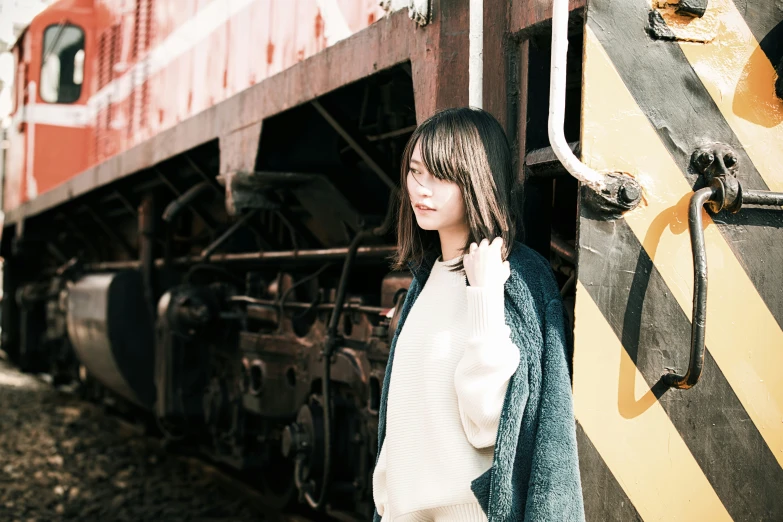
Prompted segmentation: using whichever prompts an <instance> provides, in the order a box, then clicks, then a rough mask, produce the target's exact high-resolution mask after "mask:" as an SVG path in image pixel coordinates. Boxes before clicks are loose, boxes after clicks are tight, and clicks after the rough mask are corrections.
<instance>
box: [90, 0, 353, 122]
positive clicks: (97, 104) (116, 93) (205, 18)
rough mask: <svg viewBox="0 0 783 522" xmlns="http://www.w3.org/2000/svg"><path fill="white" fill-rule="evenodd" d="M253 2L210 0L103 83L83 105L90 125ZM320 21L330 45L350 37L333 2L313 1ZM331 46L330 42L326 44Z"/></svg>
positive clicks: (340, 12)
mask: <svg viewBox="0 0 783 522" xmlns="http://www.w3.org/2000/svg"><path fill="white" fill-rule="evenodd" d="M254 1H256V0H231V1H230V2H226V1H225V0H213V1H212V2H211V3H209V4H207V5H206V6H205V7H204V8H203V9H201V10H199V11H198V12H197V13H196V14H195V16H193V18H191V19H189V20H188V21H186V22H185V23H183V24H182V25H181V26H179V27H178V28H177V29H175V30H174V31H173V32H172V33H171V34H170V35H169V36H168V37H166V39H165V40H163V42H161V43H160V44H159V45H158V46H156V47H155V48H154V49H152V51H150V53H149V54H148V55H147V56H146V57H144V58H143V59H142V60H141V61H139V62H138V63H136V64H135V65H134V66H133V67H131V68H130V69H129V70H128V71H127V72H126V73H125V74H123V75H122V76H120V77H119V78H117V79H115V80H112V81H110V82H109V83H107V84H106V85H105V86H104V87H103V88H102V89H101V90H99V91H98V92H97V93H95V94H94V95H93V96H92V97H90V100H89V101H88V102H87V105H88V107H89V108H90V113H89V115H90V119H91V121H94V119H95V118H96V116H97V114H98V111H100V110H101V109H103V108H105V107H107V106H108V105H109V103H111V102H117V101H120V100H123V99H125V98H127V97H128V96H130V94H131V92H133V89H134V88H135V87H139V86H141V85H143V84H144V82H145V81H146V80H147V79H148V78H149V77H150V76H152V75H153V74H155V73H157V72H159V71H161V70H162V69H164V68H165V67H166V66H168V65H169V64H170V63H171V62H173V61H174V60H176V59H177V58H179V57H180V56H182V55H183V54H185V53H187V52H188V51H190V50H191V49H193V48H194V47H195V46H196V45H198V44H199V43H201V42H202V41H203V40H205V39H206V38H208V37H209V36H210V35H211V34H212V33H213V32H214V31H215V30H217V29H218V28H219V27H220V26H221V25H223V24H224V23H226V21H227V20H228V19H229V18H231V17H233V16H235V15H237V14H239V13H240V12H241V11H242V10H243V9H246V8H247V7H249V6H250V4H252V3H253V2H254ZM316 1H317V3H318V6H319V9H321V15H322V16H323V17H324V30H325V31H326V34H327V35H332V37H333V38H335V40H334V41H337V40H339V39H342V38H345V37H347V36H350V28H349V27H348V23H347V22H346V20H345V16H344V15H343V13H342V11H341V9H340V6H339V5H338V3H337V1H336V0H316ZM327 41H328V43H329V44H330V45H331V44H332V43H334V41H329V40H327Z"/></svg>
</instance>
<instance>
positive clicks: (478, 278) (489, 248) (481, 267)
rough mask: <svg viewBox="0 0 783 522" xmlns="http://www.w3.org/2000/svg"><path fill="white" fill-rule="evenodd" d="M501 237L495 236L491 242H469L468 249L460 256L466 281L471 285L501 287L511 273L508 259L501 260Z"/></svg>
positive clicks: (485, 240)
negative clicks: (477, 243) (466, 277)
mask: <svg viewBox="0 0 783 522" xmlns="http://www.w3.org/2000/svg"><path fill="white" fill-rule="evenodd" d="M502 253H503V238H501V237H496V238H495V239H494V240H493V241H492V244H490V243H489V240H487V239H483V240H481V244H479V245H476V243H471V245H470V251H469V252H468V253H467V254H465V255H464V256H463V258H462V264H463V265H464V267H465V275H467V276H468V283H470V286H473V287H484V288H492V287H498V286H500V287H502V286H503V284H504V283H505V282H506V279H508V276H509V275H511V269H510V267H509V265H508V261H503V257H502Z"/></svg>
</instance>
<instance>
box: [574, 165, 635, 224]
mask: <svg viewBox="0 0 783 522" xmlns="http://www.w3.org/2000/svg"><path fill="white" fill-rule="evenodd" d="M604 181H605V185H604V187H603V188H602V189H598V188H595V187H586V190H585V191H584V193H583V194H584V197H585V201H586V202H587V203H588V204H589V205H590V206H591V207H592V208H593V209H595V210H597V211H598V212H599V213H600V214H601V215H602V217H606V218H608V219H616V218H619V217H620V216H622V214H623V212H627V211H629V210H631V209H633V208H635V207H636V205H638V204H639V202H640V201H641V199H642V187H641V185H639V182H638V181H636V180H635V179H634V178H632V177H631V176H629V175H628V174H625V173H614V172H610V173H607V174H604Z"/></svg>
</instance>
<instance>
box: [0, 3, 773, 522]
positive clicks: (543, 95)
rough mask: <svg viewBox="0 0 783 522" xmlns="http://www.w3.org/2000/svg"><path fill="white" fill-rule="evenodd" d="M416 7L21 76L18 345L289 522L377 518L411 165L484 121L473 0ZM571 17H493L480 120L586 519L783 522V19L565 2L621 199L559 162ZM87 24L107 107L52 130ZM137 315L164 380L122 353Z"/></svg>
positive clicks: (190, 33) (569, 139)
mask: <svg viewBox="0 0 783 522" xmlns="http://www.w3.org/2000/svg"><path fill="white" fill-rule="evenodd" d="M384 3H385V4H387V5H392V6H399V4H406V5H407V3H406V2H384ZM558 3H559V1H558ZM416 4H417V5H421V6H424V5H425V4H428V5H427V10H426V12H416V11H413V12H412V13H411V14H412V15H413V18H415V19H416V20H417V21H418V23H415V22H414V21H412V20H410V19H409V13H408V12H407V10H404V11H394V10H393V9H392V11H393V12H390V13H388V14H387V12H386V11H384V10H382V9H380V8H379V7H378V4H377V3H376V2H375V1H374V0H373V1H370V0H351V1H349V0H331V1H330V0H318V1H316V0H299V1H296V2H291V3H286V4H285V8H283V7H282V3H281V2H274V1H262V0H230V1H225V2H223V1H212V2H186V1H184V0H182V1H179V0H178V1H176V2H155V1H152V0H147V1H143V0H139V1H137V2H130V3H128V2H124V1H119V0H117V1H115V0H96V1H95V2H86V1H83V2H71V3H70V4H68V3H63V2H61V3H57V4H55V5H54V6H52V8H51V9H50V10H47V11H46V12H45V13H44V14H42V15H41V17H40V18H37V19H36V21H35V22H34V23H33V24H32V25H31V27H30V28H29V29H28V31H27V33H26V34H25V35H24V36H22V37H21V38H20V41H19V45H18V46H17V47H16V48H15V51H14V52H16V53H17V54H19V55H20V56H22V57H23V59H22V61H21V63H25V64H27V65H26V69H25V67H22V68H21V69H20V71H19V74H20V75H21V76H19V77H20V78H22V80H20V82H19V85H25V86H26V87H25V89H21V90H17V93H16V95H17V99H18V100H19V102H18V105H17V108H16V113H15V114H14V127H13V128H12V129H10V131H9V141H10V142H11V151H10V153H9V155H8V163H7V166H6V169H7V175H6V179H5V180H4V187H5V208H4V210H5V213H6V223H5V225H4V230H3V236H2V244H1V245H0V253H1V254H2V255H3V256H4V259H5V263H4V270H3V285H4V293H5V296H6V297H5V298H4V299H3V313H2V322H3V329H2V334H3V349H4V350H6V351H7V352H8V353H9V355H10V356H11V357H12V359H14V360H15V361H16V362H17V363H19V364H20V365H22V366H23V367H26V368H27V369H29V370H33V371H41V370H44V371H49V372H51V373H53V374H54V375H55V378H56V379H64V380H67V379H69V378H76V379H79V380H81V381H82V384H83V385H84V387H85V388H87V389H90V390H93V391H94V395H97V396H99V397H101V398H103V399H105V400H111V401H114V402H115V403H116V402H120V403H122V402H123V401H125V402H128V403H129V404H130V405H131V406H129V407H138V406H142V408H143V409H144V410H145V411H146V412H147V414H150V415H153V416H154V417H155V420H156V421H157V425H158V427H159V428H160V430H161V431H162V432H163V433H164V434H165V435H166V436H167V437H169V438H170V439H171V440H172V441H174V440H176V441H180V442H181V441H185V442H186V443H193V444H196V445H198V446H199V447H200V448H201V449H202V450H203V451H205V452H206V453H208V454H209V455H210V456H211V458H213V459H215V460H219V461H222V462H224V463H227V464H229V465H231V466H234V467H236V468H237V469H241V470H245V471H247V472H249V473H250V474H251V475H253V476H254V477H256V478H257V479H258V482H259V485H260V486H261V488H262V490H263V491H264V492H265V494H266V495H267V500H268V501H269V503H270V505H274V506H278V507H282V506H285V505H289V504H291V503H293V502H296V501H297V498H298V499H300V500H304V501H306V502H308V503H310V504H311V505H313V506H316V507H317V508H319V509H320V508H326V511H327V512H329V513H331V514H334V515H336V516H340V517H342V518H344V519H345V518H354V519H366V517H368V516H369V515H370V514H371V513H372V510H373V503H372V495H371V473H372V467H373V463H374V458H375V455H376V452H377V450H378V448H377V436H376V432H377V419H378V418H377V415H378V409H379V402H380V390H381V388H382V383H383V378H384V373H385V367H386V360H387V357H388V347H389V343H390V340H391V337H392V335H393V334H394V331H395V328H396V319H397V317H398V316H397V314H396V312H397V311H399V308H400V306H401V303H402V301H403V299H404V296H405V289H406V288H407V286H408V284H409V282H410V274H407V273H394V272H389V263H388V260H389V256H390V255H391V254H392V253H393V252H394V249H395V247H394V234H393V230H392V229H391V228H390V223H391V222H390V219H391V217H392V216H393V213H392V212H391V211H393V210H394V204H395V199H394V194H395V191H396V190H397V189H398V188H399V181H398V176H399V173H398V170H399V166H400V163H399V162H400V155H401V153H402V150H403V148H404V145H405V143H406V141H407V139H408V137H409V136H410V134H411V132H412V131H413V129H414V128H415V125H416V124H417V123H418V122H421V121H422V120H423V119H425V118H426V117H428V116H429V115H430V114H432V113H433V112H434V111H435V110H437V109H440V108H445V107H451V106H463V105H466V104H467V102H468V85H469V81H468V80H469V67H468V62H469V32H470V24H469V19H470V13H469V4H468V2H451V1H447V0H433V1H432V2H429V3H427V2H416ZM551 4H552V2H551V1H549V0H527V1H522V0H520V1H516V0H514V1H511V2H507V1H505V0H503V1H501V0H485V1H484V12H483V17H484V35H483V38H484V48H483V60H484V62H483V73H484V75H483V90H484V92H483V100H484V108H485V109H487V110H488V111H490V112H491V113H492V114H493V115H495V116H496V117H497V119H498V120H499V121H500V122H501V124H502V125H503V127H504V128H505V130H506V132H507V135H508V137H509V141H510V143H511V145H512V149H513V153H514V155H515V165H514V168H515V169H516V172H517V175H518V177H519V179H520V181H521V182H522V186H523V190H522V191H520V199H519V210H520V213H519V217H520V225H521V226H520V227H519V228H520V230H521V231H522V232H521V233H520V236H519V239H520V240H521V241H524V242H525V243H526V244H527V245H529V246H530V247H532V248H533V249H535V250H537V251H538V252H540V253H541V254H543V255H545V256H547V257H548V259H549V260H550V262H551V265H552V268H553V271H554V273H555V275H556V278H557V281H558V283H559V285H560V287H561V293H562V295H563V297H564V303H565V309H566V312H567V315H568V318H569V319H570V323H571V325H572V326H573V334H574V339H573V340H574V342H573V347H572V348H573V352H572V354H570V355H572V362H573V374H572V378H573V391H574V405H575V413H576V421H577V434H578V445H579V458H580V467H581V472H582V483H583V490H584V496H585V506H586V511H587V513H586V514H587V519H588V520H596V521H598V520H602V521H603V520H666V519H669V518H671V517H672V516H673V515H672V514H673V513H676V514H677V516H682V517H689V518H694V519H699V520H701V519H710V520H712V519H715V520H729V519H734V520H778V519H780V518H781V517H783V502H781V501H780V499H779V498H778V495H777V492H779V491H780V489H781V487H783V468H782V467H781V463H783V431H781V430H783V424H781V423H780V419H781V418H783V416H782V415H781V410H783V395H782V394H781V391H782V390H783V388H781V385H780V382H779V381H780V379H779V378H777V374H776V371H777V370H778V369H779V368H780V367H781V362H783V361H781V360H780V358H781V353H780V347H781V346H783V329H781V324H783V320H782V319H781V318H783V297H781V294H780V292H778V291H777V290H778V289H779V288H780V286H781V283H782V281H780V279H781V277H783V275H781V274H783V272H781V271H780V270H779V266H780V265H781V262H783V250H781V249H783V241H781V240H782V239H783V237H781V234H783V227H782V226H781V225H783V213H779V212H777V209H778V208H777V207H776V206H774V204H775V203H776V202H778V204H779V202H783V196H780V195H779V194H778V195H776V194H775V193H770V191H776V190H780V187H781V186H783V178H781V173H780V172H779V169H777V168H776V165H777V164H778V163H779V162H778V161H777V160H778V159H779V158H778V156H779V155H780V154H781V149H780V146H779V143H780V140H779V139H778V137H779V133H780V132H781V130H780V129H781V128H783V127H781V122H783V118H780V116H781V114H783V103H782V102H781V99H780V98H779V96H780V95H782V94H783V87H780V85H779V84H780V81H779V78H778V77H777V72H776V68H777V69H779V67H780V65H779V64H780V61H781V53H782V51H781V49H783V46H781V45H780V42H781V38H782V37H783V35H781V34H780V29H779V28H780V27H783V24H780V22H781V20H782V19H783V13H781V11H780V10H779V9H778V8H777V7H775V6H774V5H767V4H773V3H770V2H762V1H760V0H758V1H755V0H754V1H748V2H737V3H735V2H732V1H731V0H716V1H713V2H708V3H707V2H680V3H679V4H677V5H675V4H674V3H672V4H669V3H664V2H655V4H654V5H653V3H650V2H648V1H647V0H628V1H626V2H622V3H621V4H618V2H610V1H608V0H591V2H590V3H589V5H585V2H583V1H579V0H571V1H569V2H567V4H568V9H569V11H570V12H571V14H570V22H569V24H568V26H567V34H568V40H569V46H568V49H567V54H566V58H567V63H566V65H565V67H564V70H565V71H566V81H565V82H564V93H563V95H564V106H565V115H564V131H563V133H564V138H565V140H564V141H565V143H566V144H568V145H570V146H571V148H572V149H573V150H575V151H577V154H578V155H580V156H581V159H582V160H583V161H584V163H585V164H586V165H587V166H588V167H589V168H592V169H595V170H596V171H598V173H599V177H601V179H603V180H604V181H606V180H608V181H607V185H606V187H605V190H603V191H596V190H593V189H592V188H590V186H589V185H588V184H582V185H580V184H579V183H577V181H576V180H575V179H574V178H573V177H571V176H570V175H569V174H568V173H567V172H566V170H565V169H564V168H563V166H562V165H561V163H560V162H559V161H558V160H557V155H556V154H555V152H554V151H553V150H552V148H551V146H550V142H549V135H548V132H547V120H548V110H549V102H550V100H549V96H550V85H549V81H550V73H551V69H550V56H551V50H552V43H551V35H552V27H551V26H552V23H551V20H550V19H551V17H552V10H551ZM703 4H706V8H705V9H704V11H703V12H702V11H701V7H700V6H702V7H703ZM740 4H741V5H740ZM678 6H679V7H678ZM63 13H73V14H72V15H71V14H68V15H67V16H66V15H64V14H63ZM47 17H49V18H47ZM80 17H81V18H80ZM66 19H67V20H68V23H69V24H71V25H73V26H79V27H82V28H84V34H85V39H84V52H83V55H84V69H83V78H82V81H81V85H82V87H81V90H80V92H79V96H78V97H77V98H76V99H75V100H74V101H73V102H72V103H68V104H64V103H60V104H47V103H45V101H44V98H41V92H42V91H41V89H40V87H38V86H39V85H40V77H41V74H42V73H41V71H40V70H39V71H36V68H38V69H41V66H40V60H39V61H38V63H37V65H36V64H35V63H33V62H34V61H35V57H36V56H40V55H41V52H42V51H41V46H42V45H43V42H44V40H45V38H44V32H45V30H47V29H46V28H47V27H48V26H50V25H51V24H55V28H58V27H60V25H58V24H61V23H62V22H63V20H66ZM62 27H68V25H63V26H62ZM76 40H78V38H77V39H76ZM69 41H70V40H69ZM58 45H59V44H58ZM36 46H37V47H36ZM63 47H67V46H63ZM55 48H57V49H59V47H57V46H56V45H55ZM66 54H67V53H66ZM58 56H59V55H58ZM25 57H32V58H31V61H29V62H27V61H25V59H24V58H25ZM561 65H562V64H561ZM50 67H51V68H52V70H54V66H51V65H50ZM61 69H62V68H61ZM50 73H51V71H50ZM43 74H47V73H43ZM71 83H72V84H74V85H75V84H76V82H71ZM48 85H49V87H48V89H49V90H48V91H47V89H44V90H43V96H44V97H49V99H51V97H52V96H54V94H53V93H54V92H55V90H56V89H55V90H52V85H51V84H48ZM74 85H68V86H66V87H67V88H66V89H65V90H64V91H63V94H62V95H63V96H66V97H68V96H70V98H73V97H74V96H75V94H74V93H75V92H76V90H75V87H74ZM776 87H777V90H776ZM57 96H60V94H59V93H57ZM25 97H27V98H25ZM31 99H35V102H34V103H30V101H29V100H31ZM39 109H40V111H39ZM31 123H33V125H31ZM30 143H32V144H33V145H32V146H30ZM560 153H562V151H560ZM30 166H32V167H30ZM607 172H610V173H612V175H611V176H609V175H605V173H607ZM705 190H706V192H705ZM759 191H761V192H759ZM694 194H696V195H698V197H699V198H706V199H703V200H702V199H698V200H697V199H694V198H695V197H696V196H694ZM743 198H744V199H743ZM776 198H779V199H776ZM694 201H695V202H698V201H703V202H704V204H705V205H708V206H709V207H710V208H711V212H710V213H702V212H695V211H694V210H691V205H692V202H694ZM754 202H755V203H754ZM758 202H761V203H762V205H761V206H759V205H758V204H757V203H758ZM765 203H766V204H765ZM731 211H737V212H736V213H732V212H731ZM699 232H701V234H699ZM699 238H701V240H702V241H703V245H704V246H703V248H702V247H700V245H701V244H702V243H700V242H699V241H700V239H699ZM704 263H706V265H707V266H708V267H709V271H707V270H706V269H705V270H701V268H700V267H702V266H703V265H704ZM694 266H695V267H696V270H694ZM707 282H709V292H707V290H706V288H707V285H706V283H707ZM93 283H94V284H93ZM98 283H100V284H98ZM123 285H130V287H133V288H132V289H131V288H130V287H128V289H127V291H128V292H129V293H130V294H131V295H132V296H133V299H131V300H129V302H128V303H126V305H127V308H128V311H127V312H122V313H119V315H117V314H118V312H117V310H122V308H117V307H112V306H110V305H111V303H112V302H116V299H117V295H116V293H117V292H119V291H120V290H121V289H122V287H123ZM705 292H706V294H705ZM704 295H706V298H704V299H702V297H703V296H704ZM700 296H702V297H700ZM80 299H81V300H82V301H83V302H84V303H85V306H84V309H83V310H81V309H79V310H77V309H76V308H73V307H75V306H79V305H78V303H79V302H82V301H80ZM88 305H89V306H88ZM131 305H132V306H131ZM69 306H71V308H69ZM134 314H135V316H136V317H137V319H136V320H132V321H130V323H132V326H136V327H138V328H139V329H143V330H144V332H133V333H134V334H137V337H138V339H137V344H138V343H142V344H143V343H144V342H145V341H143V339H148V338H149V339H152V340H151V341H149V342H148V343H147V347H148V348H150V347H151V349H150V350H146V351H144V350H142V351H143V352H144V354H145V356H144V358H143V361H142V360H135V361H130V360H129V358H128V353H129V352H131V351H133V350H132V349H130V348H129V345H123V344H122V343H119V342H117V341H116V339H117V334H116V332H125V331H126V330H125V329H127V328H128V324H127V323H128V321H125V319H124V318H123V316H125V315H129V316H130V315H134ZM143 317H144V318H153V319H154V326H153V324H152V323H149V324H146V326H145V325H144V319H143ZM693 317H696V320H693V319H692V318H693ZM85 335H87V336H88V337H89V336H93V337H89V338H88V337H85ZM106 337H108V338H109V339H108V340H103V341H101V339H104V338H106ZM125 337H128V338H130V337H132V336H131V335H130V334H128V335H126V336H125ZM85 339H86V340H85ZM139 339H142V340H141V341H139ZM700 339H702V340H704V342H703V343H701V341H700ZM704 345H706V347H707V349H706V351H705V350H700V346H702V347H703V346H704ZM140 366H141V367H140ZM150 387H152V388H154V390H153V392H154V393H153V392H151V391H150V389H151V388H150ZM150 394H152V395H151V396H150ZM140 396H144V397H143V398H140ZM330 424H331V426H333V427H335V429H334V430H333V431H330V433H331V434H332V436H331V437H326V436H325V433H326V427H327V426H328V425H330ZM335 463H338V464H335ZM330 467H331V470H329V468H330ZM322 488H325V489H323V490H324V491H326V494H325V495H324V496H323V498H322V499H321V500H322V501H321V502H319V501H318V499H319V497H320V492H321V491H322Z"/></svg>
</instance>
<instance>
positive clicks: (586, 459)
mask: <svg viewBox="0 0 783 522" xmlns="http://www.w3.org/2000/svg"><path fill="white" fill-rule="evenodd" d="M576 441H577V447H578V448H579V466H580V468H581V469H582V470H587V473H585V472H584V471H583V473H582V476H583V477H585V478H587V480H582V493H583V494H584V500H585V517H586V518H587V520H588V521H591V522H592V521H596V522H599V521H600V522H612V521H615V520H616V521H617V522H631V521H637V520H638V521H641V520H642V517H641V516H639V512H638V511H636V508H635V507H634V505H633V502H631V500H630V499H629V498H628V495H626V494H625V491H624V490H623V488H622V487H621V486H620V484H619V483H618V482H617V479H615V478H614V475H613V474H612V471H611V470H610V469H609V467H608V466H607V465H606V462H604V459H603V458H602V457H601V454H600V453H598V450H597V449H596V448H595V446H593V442H592V441H591V440H590V437H588V436H587V433H585V430H584V428H582V425H581V424H579V422H577V423H576Z"/></svg>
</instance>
